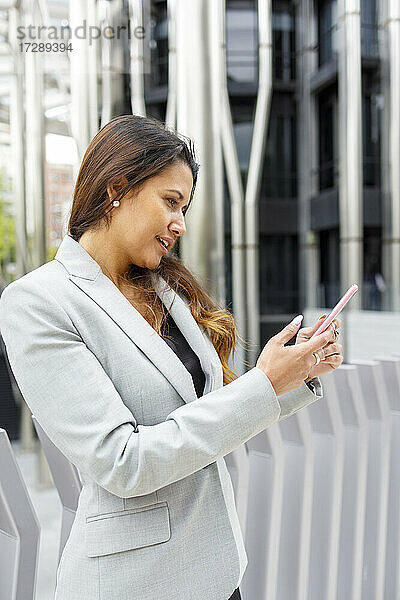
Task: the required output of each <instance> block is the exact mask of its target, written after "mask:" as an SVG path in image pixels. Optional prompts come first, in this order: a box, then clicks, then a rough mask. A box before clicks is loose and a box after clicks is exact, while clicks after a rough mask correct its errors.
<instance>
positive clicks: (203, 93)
mask: <svg viewBox="0 0 400 600" xmlns="http://www.w3.org/2000/svg"><path fill="white" fill-rule="evenodd" d="M210 9H211V6H210V4H209V3H208V2H204V0H192V1H191V2H190V3H189V2H186V1H184V0H183V1H182V0H180V1H178V3H177V12H176V15H177V31H176V33H177V35H176V50H177V129H178V131H179V132H180V133H182V134H184V135H187V136H189V137H191V138H192V139H193V140H194V144H195V148H196V155H197V158H198V162H199V163H200V164H201V169H200V173H199V179H198V184H197V190H196V199H195V201H194V202H193V205H192V206H191V208H190V211H189V213H188V215H187V218H186V226H187V230H188V234H189V235H186V236H184V237H183V238H182V239H181V240H180V250H181V256H182V259H183V260H184V262H185V264H187V266H188V268H190V269H191V270H192V271H193V272H194V273H195V274H196V276H197V277H198V278H199V280H200V281H201V283H202V284H203V285H204V286H205V287H206V289H208V290H209V292H210V293H211V294H213V295H214V297H215V298H216V296H217V294H218V291H217V287H218V285H217V282H218V281H220V275H219V274H218V273H219V272H220V269H223V268H224V267H223V262H222V261H223V256H218V255H217V251H218V247H217V244H216V238H217V236H221V235H223V229H221V223H217V214H221V210H220V209H218V208H217V209H216V206H217V205H219V203H222V202H223V196H222V194H221V190H222V186H221V179H222V176H223V174H222V170H221V169H220V167H219V166H218V167H217V162H218V164H219V165H220V164H221V163H220V161H217V159H216V157H217V153H218V152H219V150H218V148H216V147H215V143H216V137H215V135H214V132H213V127H215V123H216V119H215V117H214V111H215V110H216V107H215V99H214V96H213V94H212V92H211V89H212V85H211V58H210V48H211V47H212V46H211V41H210V39H209V23H210V19H211V18H212V15H211V14H210V12H211V11H210ZM188 48H190V49H191V50H190V52H188ZM193 73H195V74H196V76H193ZM218 145H219V144H217V146H218ZM217 169H218V171H217Z"/></svg>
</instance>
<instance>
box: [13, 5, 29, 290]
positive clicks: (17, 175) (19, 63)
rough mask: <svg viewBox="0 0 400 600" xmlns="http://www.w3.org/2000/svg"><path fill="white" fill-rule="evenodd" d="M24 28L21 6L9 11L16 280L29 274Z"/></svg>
mask: <svg viewBox="0 0 400 600" xmlns="http://www.w3.org/2000/svg"><path fill="white" fill-rule="evenodd" d="M21 24H22V11H21V2H18V3H16V5H15V7H14V8H11V9H10V10H9V42H10V45H11V50H12V54H13V60H14V73H13V75H12V76H11V77H12V82H11V89H10V132H11V149H12V155H13V165H14V174H13V190H14V191H13V199H14V206H15V230H16V263H17V268H16V277H17V278H18V277H21V276H22V275H24V274H25V273H27V271H28V248H27V239H26V207H25V114H24V73H25V68H24V67H25V65H24V55H23V53H22V52H21V50H20V48H18V46H17V44H18V42H19V40H17V37H16V34H17V28H18V27H19V26H20V25H21Z"/></svg>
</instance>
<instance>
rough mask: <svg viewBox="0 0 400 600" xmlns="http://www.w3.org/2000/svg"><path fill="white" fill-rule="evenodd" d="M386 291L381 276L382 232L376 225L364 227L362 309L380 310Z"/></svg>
mask: <svg viewBox="0 0 400 600" xmlns="http://www.w3.org/2000/svg"><path fill="white" fill-rule="evenodd" d="M385 292H386V282H385V280H384V279H383V276H382V232H381V229H380V228H378V227H371V228H365V229H364V282H363V309H364V310H381V309H382V305H383V302H382V301H383V297H384V294H385Z"/></svg>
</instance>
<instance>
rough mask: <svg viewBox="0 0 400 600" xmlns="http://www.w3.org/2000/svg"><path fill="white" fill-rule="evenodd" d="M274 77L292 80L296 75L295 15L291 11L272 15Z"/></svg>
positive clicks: (281, 79)
mask: <svg viewBox="0 0 400 600" xmlns="http://www.w3.org/2000/svg"><path fill="white" fill-rule="evenodd" d="M272 29H273V31H272V35H273V69H274V78H275V79H278V80H280V81H292V80H293V79H295V77H296V73H295V70H296V61H295V59H296V53H295V31H294V17H293V14H292V13H290V12H276V13H274V14H273V15H272Z"/></svg>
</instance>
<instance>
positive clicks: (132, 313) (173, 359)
mask: <svg viewBox="0 0 400 600" xmlns="http://www.w3.org/2000/svg"><path fill="white" fill-rule="evenodd" d="M54 258H55V260H58V261H59V262H61V263H62V264H63V265H64V266H65V268H66V269H67V271H68V274H69V278H70V280H71V281H72V282H73V283H74V284H75V285H76V286H77V287H79V288H80V289H81V290H82V291H83V292H84V293H85V294H86V295H87V296H89V297H90V298H91V299H92V300H93V301H94V302H96V304H97V305H98V306H99V307H100V308H101V309H103V310H104V311H105V312H106V313H107V314H108V315H109V316H110V317H111V319H113V321H114V322H115V323H116V325H117V326H118V327H120V329H121V330H122V331H124V333H125V334H126V335H127V336H128V337H129V338H130V339H131V340H132V341H133V342H134V344H136V346H138V347H139V348H140V349H141V350H142V352H144V354H145V355H146V356H147V357H148V359H149V360H150V361H151V362H152V363H153V364H154V365H155V366H156V367H157V368H158V369H159V370H160V371H161V372H162V373H163V375H164V376H165V377H166V378H167V379H168V381H170V383H171V384H172V385H173V387H174V388H175V389H176V391H177V392H178V394H179V395H180V396H181V397H182V399H183V400H184V402H186V403H188V402H192V401H193V400H195V399H196V398H197V394H196V390H195V388H194V385H193V380H192V377H191V375H190V373H189V372H188V370H187V369H186V367H185V366H184V364H183V363H182V361H181V360H180V359H179V358H178V356H177V355H176V354H175V352H174V351H173V350H172V349H171V348H170V347H169V345H168V344H167V343H166V342H165V341H164V340H163V339H162V337H160V336H159V335H158V334H157V332H156V331H155V330H154V329H153V328H152V327H151V325H149V323H148V322H147V321H146V319H144V317H142V315H141V314H140V313H139V311H138V310H136V308H134V307H133V306H132V304H131V303H130V302H129V300H127V299H126V297H125V296H124V295H123V294H122V293H121V292H120V290H119V289H118V288H117V287H116V286H115V285H114V283H113V282H112V281H111V280H110V279H109V278H108V277H107V276H106V275H104V273H103V272H102V270H101V268H100V266H99V264H98V263H97V262H96V261H95V260H94V259H93V258H92V257H91V256H90V254H88V252H86V250H84V248H83V247H82V246H81V245H80V244H79V243H78V242H76V241H75V240H74V239H73V238H72V236H70V235H69V234H67V235H66V236H65V237H64V239H63V241H62V242H61V244H60V247H59V248H58V251H57V254H56V255H55V257H54ZM153 284H154V289H156V290H157V294H158V296H159V297H160V299H161V301H162V302H163V303H164V306H165V307H166V308H167V310H169V312H170V313H171V316H172V318H173V319H174V321H175V322H176V324H177V325H178V327H179V329H180V330H181V331H182V333H183V335H184V336H185V338H186V340H187V341H188V343H189V345H190V346H191V348H192V349H193V351H194V352H195V353H196V354H197V356H198V357H199V360H200V364H201V367H202V369H203V371H204V374H205V377H206V383H205V388H204V394H206V393H208V392H210V391H212V390H213V389H214V384H215V376H216V377H217V379H218V369H217V365H216V363H215V355H216V356H217V358H218V355H217V353H216V351H215V349H214V347H213V348H212V350H214V353H215V354H214V355H213V354H212V350H211V353H210V348H209V346H210V345H211V346H212V344H211V342H210V340H208V344H207V343H206V340H205V338H204V336H203V334H202V332H201V330H200V328H199V326H198V325H197V323H196V321H195V319H194V318H193V316H192V314H191V312H190V309H189V306H188V305H187V304H186V301H184V300H183V299H182V298H181V297H180V296H179V295H178V294H176V292H175V291H174V290H172V289H171V288H168V285H167V283H166V281H165V280H164V279H163V278H162V277H160V276H158V277H157V276H156V275H155V274H154V273H153ZM218 361H219V358H218Z"/></svg>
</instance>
